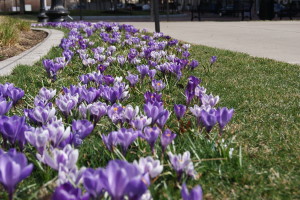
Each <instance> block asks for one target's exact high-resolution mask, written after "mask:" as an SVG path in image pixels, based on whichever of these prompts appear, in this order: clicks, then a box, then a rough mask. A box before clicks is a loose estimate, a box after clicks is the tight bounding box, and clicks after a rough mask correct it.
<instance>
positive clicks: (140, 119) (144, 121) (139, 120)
mask: <svg viewBox="0 0 300 200" xmlns="http://www.w3.org/2000/svg"><path fill="white" fill-rule="evenodd" d="M151 121H152V119H151V118H148V117H146V116H144V115H142V116H137V117H136V118H135V119H134V120H131V122H130V125H131V126H132V127H133V128H134V129H136V130H140V131H142V130H143V129H144V127H145V126H148V125H150V124H151Z"/></svg>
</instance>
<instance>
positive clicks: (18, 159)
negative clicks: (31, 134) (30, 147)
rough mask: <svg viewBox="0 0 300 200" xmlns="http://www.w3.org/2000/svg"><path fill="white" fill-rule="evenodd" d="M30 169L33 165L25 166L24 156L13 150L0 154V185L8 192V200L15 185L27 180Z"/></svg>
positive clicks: (25, 159)
mask: <svg viewBox="0 0 300 200" xmlns="http://www.w3.org/2000/svg"><path fill="white" fill-rule="evenodd" d="M32 169H33V165H32V164H29V165H28V164H27V158H26V156H25V155H24V154H22V153H18V152H17V151H16V150H15V149H10V150H9V151H8V152H7V153H1V154H0V183H1V184H2V185H3V187H4V189H5V190H6V191H7V192H8V194H9V199H10V200H12V199H13V193H14V191H15V189H16V186H17V184H18V183H19V182H21V181H22V180H23V179H25V178H27V177H28V176H29V175H30V174H31V172H32Z"/></svg>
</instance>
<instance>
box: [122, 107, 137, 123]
mask: <svg viewBox="0 0 300 200" xmlns="http://www.w3.org/2000/svg"><path fill="white" fill-rule="evenodd" d="M138 113H139V107H138V106H136V107H135V108H133V107H132V105H127V106H126V107H125V108H124V111H123V119H124V120H126V121H127V122H131V121H132V120H133V119H135V118H136V116H137V115H138Z"/></svg>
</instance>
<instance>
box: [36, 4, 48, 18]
mask: <svg viewBox="0 0 300 200" xmlns="http://www.w3.org/2000/svg"><path fill="white" fill-rule="evenodd" d="M47 21H48V16H47V15H46V0H40V13H39V15H38V22H47Z"/></svg>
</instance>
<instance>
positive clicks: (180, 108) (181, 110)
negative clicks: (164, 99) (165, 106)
mask: <svg viewBox="0 0 300 200" xmlns="http://www.w3.org/2000/svg"><path fill="white" fill-rule="evenodd" d="M174 111H175V115H176V117H177V119H178V120H180V119H181V118H182V117H183V116H184V114H185V111H186V106H185V105H182V104H174Z"/></svg>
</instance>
